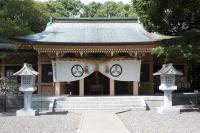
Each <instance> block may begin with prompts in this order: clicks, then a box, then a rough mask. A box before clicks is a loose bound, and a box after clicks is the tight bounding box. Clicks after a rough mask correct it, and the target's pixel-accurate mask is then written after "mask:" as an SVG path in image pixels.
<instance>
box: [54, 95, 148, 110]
mask: <svg viewBox="0 0 200 133" xmlns="http://www.w3.org/2000/svg"><path fill="white" fill-rule="evenodd" d="M120 108H123V109H124V108H139V109H142V110H145V109H146V104H145V102H144V99H141V98H139V97H65V98H58V99H56V102H55V106H54V110H67V109H120Z"/></svg>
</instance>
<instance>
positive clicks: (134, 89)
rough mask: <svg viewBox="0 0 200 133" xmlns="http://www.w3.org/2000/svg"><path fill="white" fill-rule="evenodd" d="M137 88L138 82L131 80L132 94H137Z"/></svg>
mask: <svg viewBox="0 0 200 133" xmlns="http://www.w3.org/2000/svg"><path fill="white" fill-rule="evenodd" d="M138 89H139V86H138V82H137V81H133V95H134V96H138Z"/></svg>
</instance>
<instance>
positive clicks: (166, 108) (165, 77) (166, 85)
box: [153, 63, 182, 114]
mask: <svg viewBox="0 0 200 133" xmlns="http://www.w3.org/2000/svg"><path fill="white" fill-rule="evenodd" d="M153 75H160V81H161V85H160V86H159V89H160V90H162V91H163V92H164V105H163V106H162V107H158V109H157V112H158V113H160V114H167V113H173V112H180V110H179V109H177V108H175V107H173V106H172V92H173V91H175V90H177V86H176V85H175V75H182V73H181V72H179V71H177V70H176V69H175V68H174V67H173V65H172V63H169V64H164V65H163V66H162V68H161V70H159V71H158V72H156V73H154V74H153Z"/></svg>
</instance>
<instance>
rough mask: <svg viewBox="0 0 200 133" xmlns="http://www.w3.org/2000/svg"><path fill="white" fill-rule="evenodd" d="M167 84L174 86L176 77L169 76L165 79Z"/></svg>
mask: <svg viewBox="0 0 200 133" xmlns="http://www.w3.org/2000/svg"><path fill="white" fill-rule="evenodd" d="M165 83H166V84H170V85H173V84H174V75H167V76H166V77H165Z"/></svg>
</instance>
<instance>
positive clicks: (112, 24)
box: [16, 18, 158, 44]
mask: <svg viewBox="0 0 200 133" xmlns="http://www.w3.org/2000/svg"><path fill="white" fill-rule="evenodd" d="M16 39H17V40H18V41H22V42H30V43H37V44H40V43H41V44H42V43H49V44H52V43H53V44H54V43H55V44H59V43H64V44H73V43H87V44H89V43H151V42H152V43H153V42H155V41H158V39H154V37H152V35H150V34H149V33H148V32H146V31H145V29H144V28H143V26H142V25H141V24H140V23H139V22H138V21H137V19H119V18H115V19H110V18H82V19H80V18H79V19H75V18H73V19H72V18H71V19H70V18H53V19H52V21H51V22H49V23H48V24H47V27H46V29H45V30H44V31H43V32H41V33H37V34H33V35H27V36H21V37H16Z"/></svg>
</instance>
